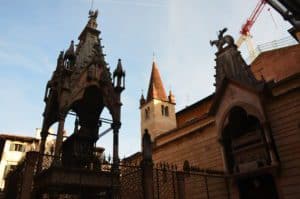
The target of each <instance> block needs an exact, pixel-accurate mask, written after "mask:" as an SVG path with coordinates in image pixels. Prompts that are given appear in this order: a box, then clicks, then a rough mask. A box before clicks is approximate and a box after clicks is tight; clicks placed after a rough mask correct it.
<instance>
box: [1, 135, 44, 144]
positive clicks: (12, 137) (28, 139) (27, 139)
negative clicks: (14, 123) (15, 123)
mask: <svg viewBox="0 0 300 199" xmlns="http://www.w3.org/2000/svg"><path fill="white" fill-rule="evenodd" d="M0 139H5V140H13V141H24V142H34V141H39V139H37V138H35V137H30V136H21V135H12V134H0Z"/></svg>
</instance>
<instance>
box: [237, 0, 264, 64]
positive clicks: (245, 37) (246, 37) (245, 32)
mask: <svg viewBox="0 0 300 199" xmlns="http://www.w3.org/2000/svg"><path fill="white" fill-rule="evenodd" d="M267 1H268V0H259V2H258V3H257V5H256V7H255V9H254V10H253V11H252V13H251V15H250V17H249V18H248V19H247V20H246V22H245V23H244V24H243V25H242V28H241V30H240V34H241V36H240V38H239V39H238V40H237V42H236V45H237V47H238V48H239V47H240V46H241V45H242V44H243V43H244V42H245V43H246V45H247V49H248V51H249V57H250V59H251V60H254V59H255V57H256V52H255V48H254V45H253V42H252V40H251V35H250V30H251V28H252V26H253V24H254V23H255V21H256V20H257V18H258V16H259V15H260V13H261V12H262V10H263V9H264V7H265V5H266V3H267Z"/></svg>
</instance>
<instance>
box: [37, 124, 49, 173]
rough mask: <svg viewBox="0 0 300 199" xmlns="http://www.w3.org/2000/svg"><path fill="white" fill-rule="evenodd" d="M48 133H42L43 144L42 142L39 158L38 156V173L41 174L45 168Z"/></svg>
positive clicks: (43, 131)
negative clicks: (43, 167)
mask: <svg viewBox="0 0 300 199" xmlns="http://www.w3.org/2000/svg"><path fill="white" fill-rule="evenodd" d="M47 135H48V132H47V131H45V130H42V131H41V142H40V150H39V156H38V163H37V173H39V172H40V171H41V170H42V166H43V155H44V153H45V144H46V140H47Z"/></svg>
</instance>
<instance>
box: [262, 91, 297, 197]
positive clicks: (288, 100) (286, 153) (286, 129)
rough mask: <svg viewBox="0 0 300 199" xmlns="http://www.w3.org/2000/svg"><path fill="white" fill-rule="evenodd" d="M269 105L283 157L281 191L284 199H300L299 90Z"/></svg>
mask: <svg viewBox="0 0 300 199" xmlns="http://www.w3.org/2000/svg"><path fill="white" fill-rule="evenodd" d="M267 104H268V106H267V107H266V109H267V114H268V117H269V121H270V125H271V129H272V132H273V137H274V140H275V143H276V146H277V150H278V154H279V157H280V160H281V172H280V174H279V176H278V187H279V193H280V195H282V196H283V198H284V199H289V198H291V199H292V198H295V199H296V198H299V194H300V189H299V188H300V95H299V90H297V91H294V92H290V93H289V94H286V95H284V96H280V97H276V98H275V99H273V100H272V101H270V102H269V103H267Z"/></svg>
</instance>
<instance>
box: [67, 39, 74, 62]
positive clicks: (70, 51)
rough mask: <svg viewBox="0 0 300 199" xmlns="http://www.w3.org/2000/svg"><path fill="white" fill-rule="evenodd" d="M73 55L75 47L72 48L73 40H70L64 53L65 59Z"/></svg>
mask: <svg viewBox="0 0 300 199" xmlns="http://www.w3.org/2000/svg"><path fill="white" fill-rule="evenodd" d="M74 57H75V48H74V41H73V40H72V41H71V43H70V47H69V49H68V50H67V51H66V53H65V59H72V58H74Z"/></svg>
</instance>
